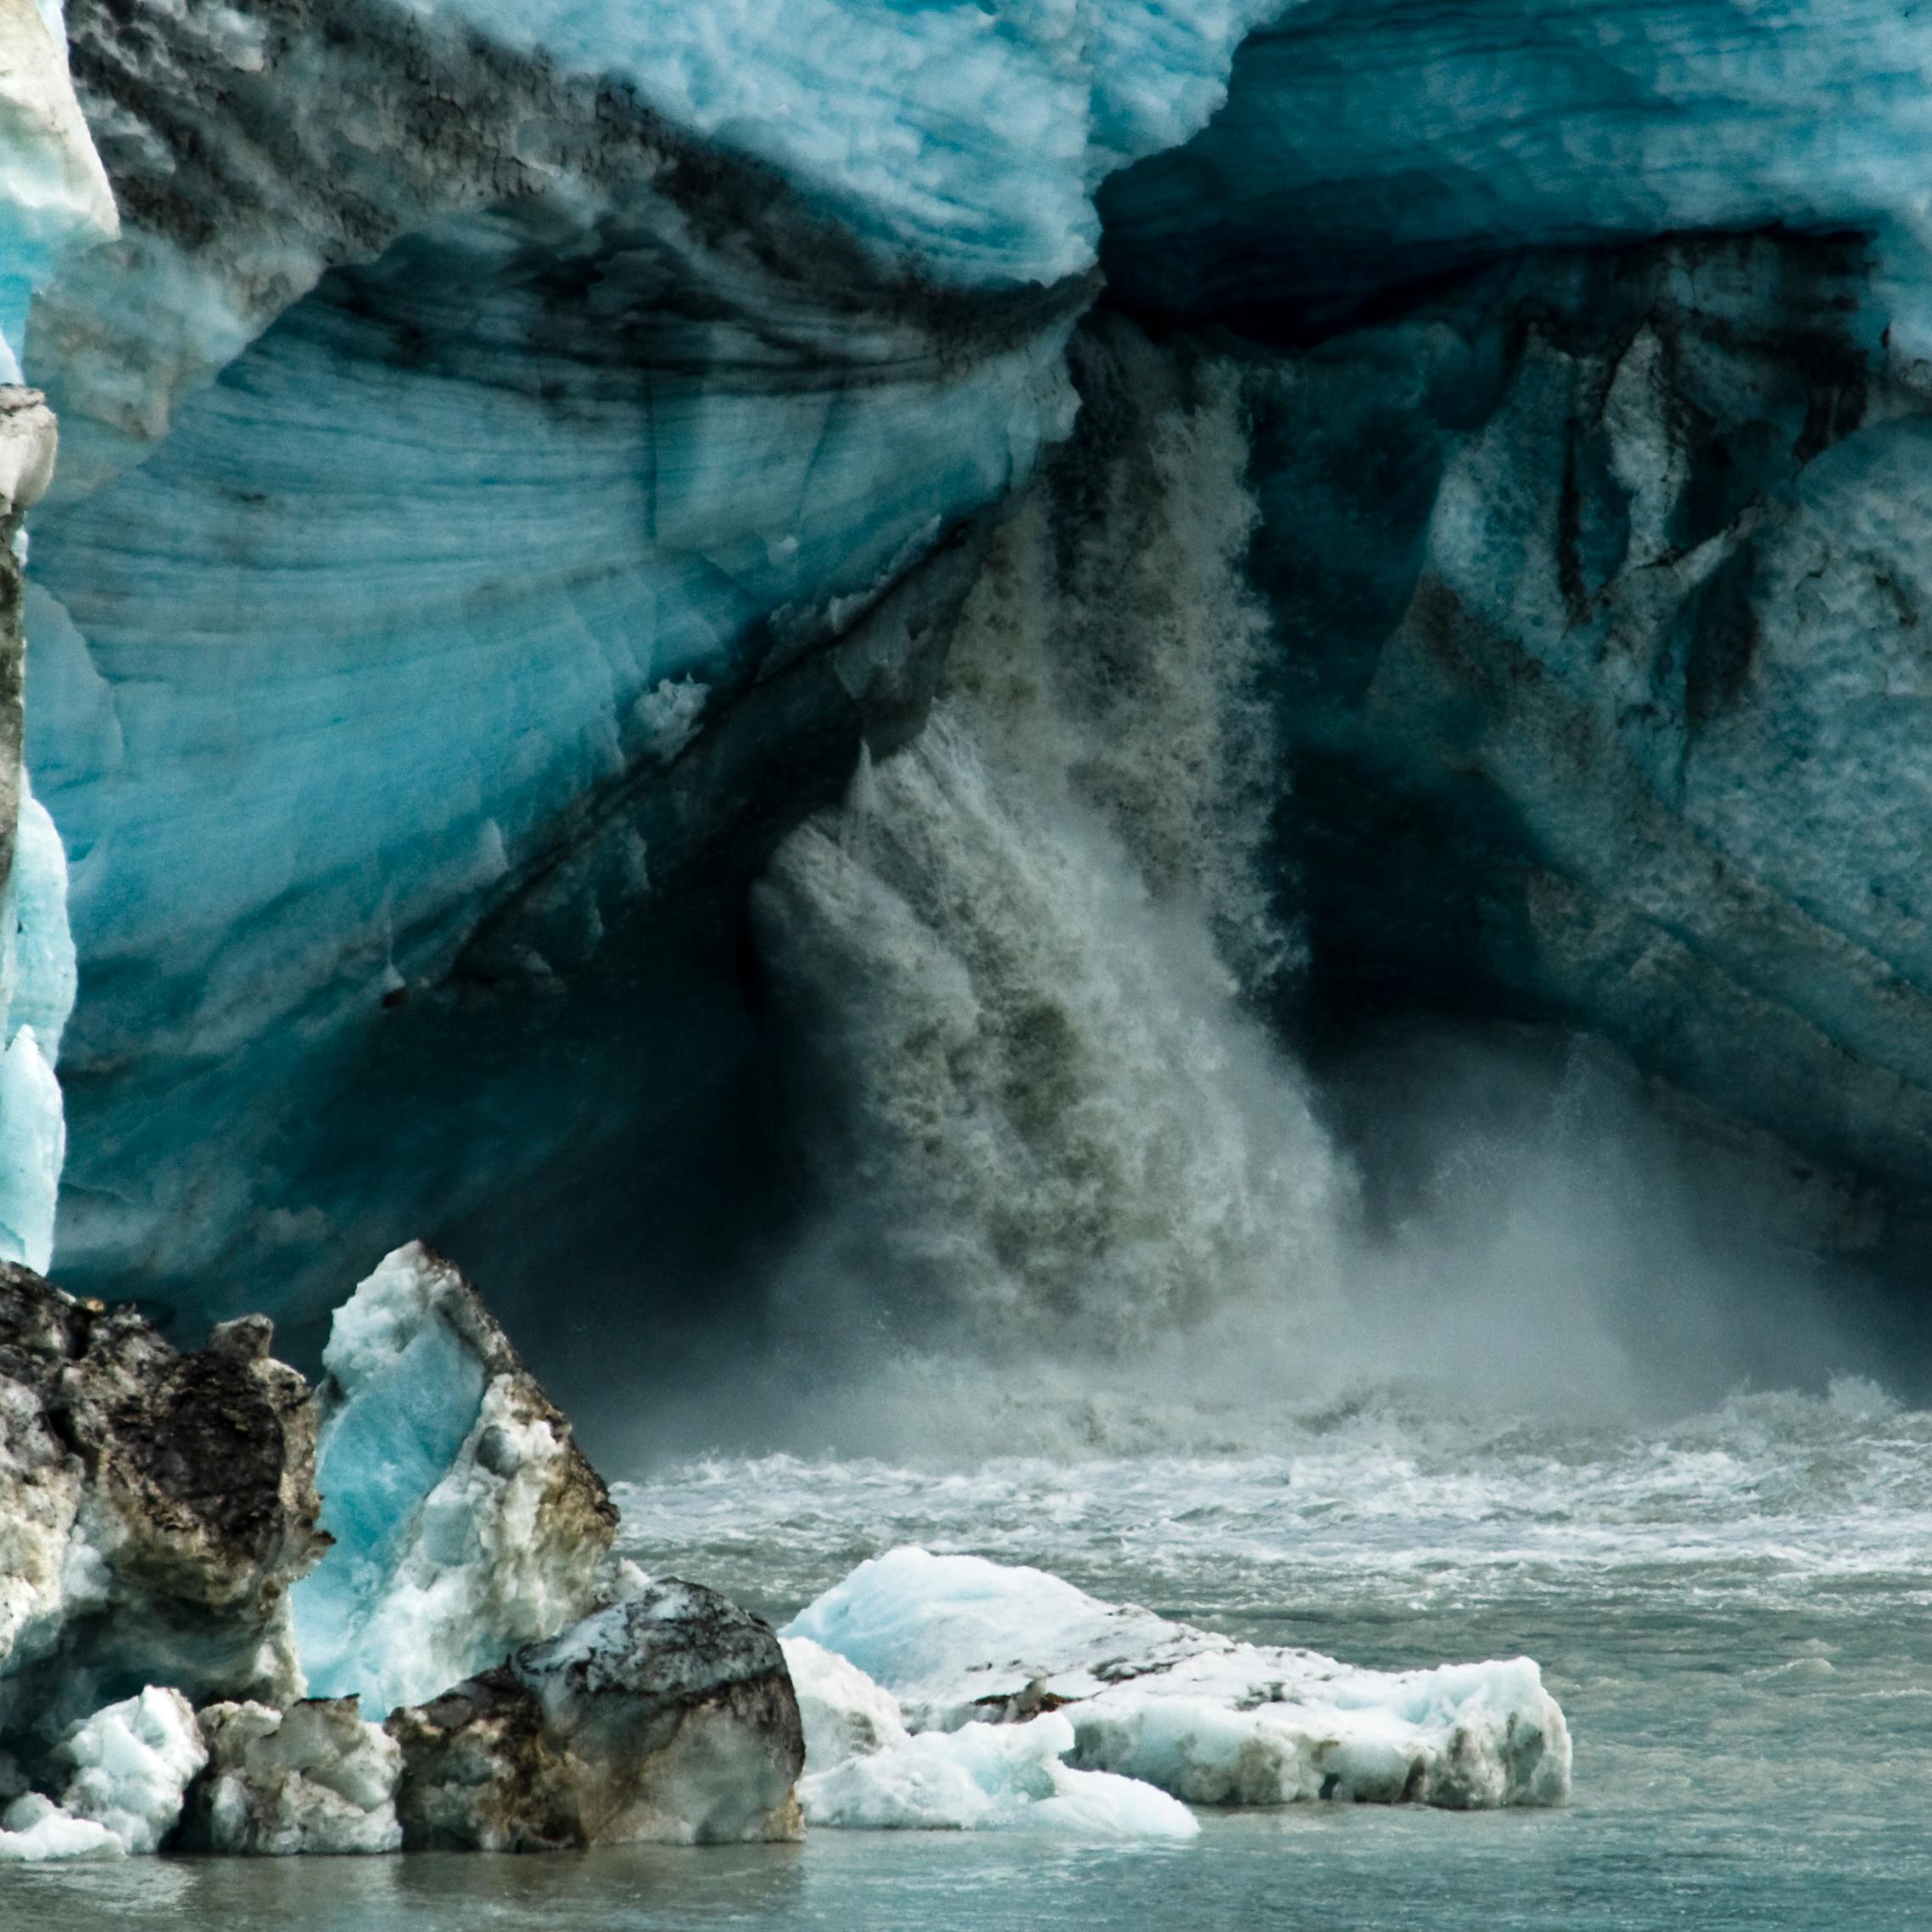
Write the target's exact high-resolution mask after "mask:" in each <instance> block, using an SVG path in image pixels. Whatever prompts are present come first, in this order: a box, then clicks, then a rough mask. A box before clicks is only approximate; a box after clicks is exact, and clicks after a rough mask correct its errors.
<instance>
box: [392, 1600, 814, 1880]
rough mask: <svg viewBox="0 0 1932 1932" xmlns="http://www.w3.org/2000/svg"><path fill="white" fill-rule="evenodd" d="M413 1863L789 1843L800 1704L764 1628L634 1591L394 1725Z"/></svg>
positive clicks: (746, 1615)
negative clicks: (465, 1855) (581, 1850)
mask: <svg viewBox="0 0 1932 1932" xmlns="http://www.w3.org/2000/svg"><path fill="white" fill-rule="evenodd" d="M388 1729H389V1732H390V1734H391V1735H392V1736H393V1737H394V1738H395V1739H397V1741H398V1742H399V1744H400V1745H401V1746H402V1751H403V1776H402V1784H401V1787H400V1790H399V1793H398V1799H397V1804H398V1809H399V1813H400V1816H401V1819H402V1826H403V1842H404V1843H405V1845H407V1846H408V1847H409V1848H410V1849H411V1850H427V1851H434V1850H480V1851H553V1850H557V1849H561V1848H564V1847H568V1846H581V1845H633V1844H640V1843H656V1844H670V1845H719V1844H742V1843H749V1842H756V1841H759V1840H774V1839H777V1840H784V1839H793V1838H796V1837H797V1836H798V1835H799V1832H800V1829H801V1828H800V1820H799V1812H798V1806H797V1803H796V1800H795V1798H794V1796H793V1786H794V1784H796V1780H797V1778H798V1773H799V1769H800V1767H801V1765H802V1764H803V1762H804V1761H805V1739H804V1734H803V1732H802V1730H801V1726H800V1723H799V1711H798V1703H797V1700H796V1697H795V1695H794V1694H793V1691H792V1686H791V1681H790V1678H789V1677H788V1676H787V1674H786V1672H785V1660H784V1657H783V1655H782V1654H781V1652H780V1650H779V1644H778V1639H776V1638H775V1637H774V1636H773V1633H772V1630H771V1627H770V1625H768V1624H767V1623H765V1622H762V1620H761V1619H759V1618H757V1617H753V1616H752V1615H751V1613H750V1612H749V1611H745V1610H741V1609H740V1608H739V1606H738V1605H736V1604H734V1603H732V1602H730V1601H729V1600H727V1599H726V1598H724V1597H722V1596H720V1595H719V1594H718V1593H717V1592H716V1591H715V1590H709V1589H705V1588H704V1587H703V1586H702V1585H701V1584H698V1583H682V1582H680V1581H678V1579H677V1578H676V1577H667V1578H665V1579H664V1580H663V1581H662V1582H660V1583H651V1584H647V1585H645V1587H644V1588H642V1589H640V1590H639V1592H638V1594H636V1595H634V1596H632V1597H630V1598H628V1599H627V1600H625V1601H624V1602H623V1603H617V1604H612V1605H609V1606H608V1607H607V1608H606V1609H604V1610H600V1611H596V1612H595V1614H594V1615H592V1616H590V1617H585V1618H584V1620H583V1621H582V1622H578V1623H576V1624H574V1625H572V1628H569V1629H568V1630H566V1631H565V1632H563V1633H562V1634H561V1636H558V1637H555V1638H553V1639H551V1640H550V1642H548V1643H545V1644H527V1645H525V1646H524V1647H523V1649H522V1650H519V1651H517V1654H516V1656H513V1657H511V1658H510V1659H509V1660H508V1661H506V1662H505V1663H504V1664H503V1665H502V1666H501V1667H499V1668H497V1669H495V1670H492V1671H486V1672H483V1673H482V1674H481V1675H480V1676H477V1677H475V1678H470V1679H468V1680H467V1681H466V1682H465V1683H462V1684H457V1685H455V1687H454V1688H453V1689H449V1690H447V1691H445V1692H444V1694H443V1695H441V1696H440V1697H438V1698H435V1699H433V1700H431V1701H430V1702H428V1703H427V1704H423V1705H421V1706H416V1707H415V1708H412V1709H410V1710H405V1711H395V1712H394V1713H392V1715H391V1717H390V1718H389V1723H388Z"/></svg>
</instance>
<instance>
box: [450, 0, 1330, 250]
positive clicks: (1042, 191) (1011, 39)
mask: <svg viewBox="0 0 1932 1932" xmlns="http://www.w3.org/2000/svg"><path fill="white" fill-rule="evenodd" d="M1290 3H1292V0H997V3H995V4H993V5H990V6H987V5H980V4H976V3H973V0H937V3H927V4H920V5H907V4H905V3H904V0H720V3H719V4H717V5H712V6H706V7H690V6H687V5H684V4H682V3H681V0H644V3H642V4H626V3H623V0H538V3H537V4H534V5H522V4H517V3H516V0H438V5H439V6H440V7H441V8H443V10H444V11H446V12H450V13H458V14H465V15H466V16H468V17H469V18H470V19H472V20H474V21H476V23H477V25H480V26H482V27H483V28H484V29H486V30H487V31H489V32H490V33H492V34H493V35H496V36H500V37H501V38H502V39H503V40H505V42H509V43H510V44H511V45H513V46H517V47H524V48H528V49H530V50H532V51H536V50H539V49H541V50H543V51H544V52H545V53H549V54H550V56H551V57H552V58H554V59H556V60H557V61H558V62H559V63H561V64H562V65H564V66H566V67H571V68H578V69H581V70H585V71H588V72H591V73H599V74H602V73H611V74H615V75H619V76H621V77H622V78H623V79H624V80H625V81H628V82H629V83H631V84H632V85H633V86H634V87H636V88H637V89H638V90H639V93H640V94H641V96H642V97H643V98H644V99H645V100H646V101H648V102H649V103H650V104H651V106H652V107H653V108H655V109H657V110H658V112H660V113H661V114H665V115H667V117H668V118H669V119H670V120H672V121H673V122H675V123H676V124H677V125H678V126H679V127H682V128H685V129H688V130H690V131H691V132H693V133H695V134H699V135H701V136H704V137H707V138H709V139H712V140H715V141H717V142H718V143H719V144H720V145H721V146H723V147H725V148H734V149H737V150H740V151H741V152H744V153H746V154H754V155H757V157H758V158H759V159H762V160H765V161H768V162H770V163H772V164H773V165H775V166H777V167H778V168H779V169H781V170H783V171H784V173H785V175H786V176H787V177H788V178H789V179H790V180H792V181H796V182H797V183H799V184H800V185H801V187H804V188H805V189H806V190H807V193H810V194H812V196H813V197H814V198H819V199H822V200H823V201H824V202H825V203H827V204H829V205H830V206H831V207H833V208H834V209H836V210H837V211H838V212H839V213H840V215H843V216H844V217H845V218H846V220H847V221H849V222H850V223H851V224H852V228H853V230H854V231H855V232H857V233H858V234H860V235H862V236H863V237H866V238H867V239H868V241H872V242H874V243H879V244H882V245H883V246H884V247H885V248H888V249H891V250H892V251H895V252H899V253H903V254H909V255H911V256H913V257H914V258H916V259H917V260H919V262H921V263H922V264H923V265H925V266H926V267H927V268H929V269H930V271H931V272H933V273H935V274H936V275H939V276H943V277H946V278H947V279H958V280H963V281H971V282H1053V281H1057V280H1058V279H1059V278H1060V277H1061V276H1068V275H1074V274H1078V273H1079V272H1080V271H1082V270H1084V269H1086V267H1088V266H1089V265H1091V264H1092V260H1093V257H1094V249H1095V245H1096V243H1097V240H1098V238H1099V222H1098V220H1097V217H1096V215H1095V214H1094V211H1093V207H1092V193H1093V191H1094V189H1095V188H1096V187H1097V186H1098V185H1099V183H1100V181H1102V179H1103V177H1104V176H1106V175H1108V173H1110V172H1111V171H1112V170H1114V169H1115V168H1117V167H1120V165H1123V164H1124V163H1126V162H1129V161H1132V160H1136V159H1138V158H1139V157H1140V156H1142V155H1143V154H1155V153H1158V152H1159V150H1161V149H1162V148H1171V147H1173V146H1175V144H1176V143H1177V142H1181V141H1184V140H1186V139H1187V137H1188V136H1189V135H1190V134H1192V133H1193V132H1194V131H1195V130H1196V129H1197V128H1198V127H1200V126H1202V124H1203V122H1204V121H1206V120H1207V119H1208V117H1209V114H1211V113H1212V112H1213V111H1214V109H1216V108H1217V107H1219V106H1220V103H1221V101H1222V98H1223V97H1224V94H1225V92H1226V79H1227V71H1228V66H1229V63H1230V62H1231V60H1232V59H1233V57H1234V51H1235V48H1236V47H1237V46H1239V45H1240V43H1241V41H1242V36H1243V35H1245V34H1246V33H1247V32H1248V30H1249V29H1250V28H1251V27H1253V26H1254V25H1255V24H1256V23H1257V22H1259V21H1260V20H1265V19H1266V18H1268V17H1269V16H1270V15H1271V14H1276V13H1279V12H1281V10H1282V9H1283V8H1284V7H1285V6H1287V5H1288V4H1290Z"/></svg>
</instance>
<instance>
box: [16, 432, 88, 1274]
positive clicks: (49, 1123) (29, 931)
mask: <svg viewBox="0 0 1932 1932" xmlns="http://www.w3.org/2000/svg"><path fill="white" fill-rule="evenodd" d="M41 414H42V415H43V416H44V415H45V414H46V411H45V410H42V411H41ZM12 420H13V417H11V416H8V415H6V414H0V427H4V426H5V425H6V424H7V423H8V422H11V421H12ZM7 449H8V445H7V444H5V443H4V442H0V455H5V454H6V453H7ZM4 790H5V786H4V785H3V784H0V794H3V793H4ZM74 986H75V969H74V941H73V936H72V935H71V934H70V931H69V930H68V925H67V855H66V853H65V852H64V851H63V850H62V848H61V844H60V835H59V833H58V832H57V831H56V830H55V829H54V826H53V820H52V819H51V818H48V816H47V809H46V807H44V806H42V804H41V802H40V801H38V800H37V799H36V797H35V796H34V795H33V790H32V787H31V785H29V784H28V783H27V779H26V774H25V773H24V772H23V773H21V774H20V810H19V816H18V819H17V821H16V825H15V833H14V852H13V863H12V865H11V868H10V869H9V871H8V875H7V878H6V881H5V891H0V1259H7V1260H13V1261H24V1262H25V1264H26V1265H27V1266H28V1267H30V1268H35V1269H44V1268H46V1267H47V1264H48V1262H49V1261H50V1260H51V1259H52V1258H53V1219H54V1209H55V1204H56V1201H57V1198H58V1196H59V1187H60V1170H61V1165H62V1163H63V1162H64V1159H66V1151H67V1128H66V1120H65V1116H64V1112H63V1109H62V1105H61V1098H60V1083H59V1081H58V1080H56V1079H55V1078H54V1076H53V1062H54V1057H55V1055H56V1054H57V1053H59V1048H60V1035H61V1030H62V1029H63V1028H64V1026H65V1025H66V1024H67V1016H68V1014H69V1013H70V1012H71V1011H72V1010H73V1007H74Z"/></svg>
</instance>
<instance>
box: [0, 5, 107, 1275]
mask: <svg viewBox="0 0 1932 1932" xmlns="http://www.w3.org/2000/svg"><path fill="white" fill-rule="evenodd" d="M113 231H114V204H113V200H112V198H111V197H110V195H109V188H108V183H107V177H106V176H105V174H104V173H103V170H102V167H101V163H100V159H99V157H98V155H97V154H95V152H94V147H93V143H92V141H91V140H90V139H89V137H88V134H87V126H86V123H85V122H84V120H82V118H81V109H80V106H79V103H77V102H76V101H75V97H74V90H73V87H72V86H71V85H70V81H69V78H68V72H67V43H66V37H65V34H64V31H63V25H62V20H61V15H60V10H59V6H58V5H57V4H54V3H53V0H47V3H46V4H44V5H42V7H40V8H34V7H31V6H28V5H25V4H22V3H15V4H13V5H9V6H8V8H6V9H5V11H4V12H3V13H0V385H4V386H5V387H4V388H0V545H4V546H5V549H4V554H3V555H0V609H3V610H4V611H5V616H4V617H3V618H0V666H3V667H4V668H3V669H0V826H3V827H4V829H3V830H0V1258H5V1259H11V1260H15V1261H25V1262H27V1263H28V1264H29V1265H31V1266H33V1267H36V1268H45V1267H46V1266H47V1261H48V1258H49V1255H50V1254H51V1252H52V1248H53V1220H54V1209H55V1203H56V1196H57V1191H58V1187H59V1178H60V1170H61V1163H62V1160H63V1158H64V1145H65V1129H64V1121H63V1117H62V1108H61V1097H60V1089H59V1083H58V1082H57V1080H55V1078H54V1075H53V1061H54V1058H55V1056H56V1055H57V1054H58V1053H59V1047H60V1033H61V1029H62V1027H63V1026H64V1025H65V1024H66V1020H67V1015H68V1012H69V1009H70V1008H71V1007H72V1005H73V1001H74V953H73V947H72V945H71V944H70V939H69V935H68V930H67V918H66V885H67V868H66V861H65V858H64V855H63V853H62V851H61V846H60V840H59V835H57V834H56V833H55V831H54V829H53V824H52V823H51V821H50V820H49V819H48V817H47V812H46V810H45V808H44V807H42V805H41V804H39V803H38V801H36V799H35V798H34V796H33V794H32V790H31V786H30V785H28V784H27V782H26V779H25V773H23V772H22V771H21V770H20V680H19V675H18V669H17V667H18V651H19V639H18V636H17V634H16V633H15V628H14V613H15V611H17V609H18V573H19V567H20V561H21V560H22V559H23V558H24V556H25V536H24V534H23V533H22V532H21V528H20V524H21V518H22V517H23V515H24V514H25V512H26V511H28V510H30V509H31V507H32V506H33V505H35V504H36V502H38V501H39V500H40V499H41V497H42V495H43V494H44V493H45V491H46V489H47V483H48V481H49V479H50V477H51V475H52V471H53V456H54V448H55V435H54V425H53V419H52V417H51V416H49V415H48V413H47V410H46V409H45V407H44V406H43V405H42V402H41V400H40V399H39V398H38V397H37V396H36V395H34V394H32V392H31V391H29V390H25V389H23V388H20V387H18V385H19V384H20V351H21V349H22V346H23V343H24V342H25V330H26V319H27V311H28V305H29V303H30V301H31V298H32V296H33V294H34V292H35V291H36V289H37V288H40V287H41V286H42V284H44V283H45V282H47V279H48V277H49V276H51V275H52V274H53V272H54V271H55V270H56V268H57V267H58V266H59V265H60V263H61V261H62V260H63V259H64V256H66V254H68V253H69V251H70V249H72V248H75V247H77V246H80V245H82V244H85V243H92V242H98V241H100V240H102V239H103V238H104V237H107V236H109V235H110V234H111V233H112V232H113Z"/></svg>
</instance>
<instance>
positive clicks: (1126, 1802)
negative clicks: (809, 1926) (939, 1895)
mask: <svg viewBox="0 0 1932 1932" xmlns="http://www.w3.org/2000/svg"><path fill="white" fill-rule="evenodd" d="M1074 1741H1075V1740H1074V1728H1073V1726H1072V1725H1071V1724H1070V1723H1068V1721H1067V1720H1066V1718H1065V1717H1062V1716H1061V1715H1060V1713H1059V1712H1058V1711H1049V1712H1047V1714H1045V1715H1044V1716H1042V1717H1035V1718H1033V1719H1031V1720H1030V1722H1029V1723H1024V1724H968V1725H967V1726H966V1727H965V1728H963V1729H962V1730H958V1731H950V1732H948V1731H925V1732H922V1733H921V1734H919V1736H917V1737H908V1738H904V1739H901V1740H900V1741H899V1742H898V1743H896V1744H894V1745H889V1746H888V1747H887V1748H886V1749H885V1750H884V1751H874V1752H873V1753H872V1754H871V1755H870V1756H863V1757H852V1758H848V1759H847V1760H846V1762H844V1763H843V1764H840V1765H836V1766H835V1767H833V1768H832V1769H831V1770H829V1771H813V1770H812V1769H811V1768H810V1766H811V1757H810V1755H809V1753H808V1754H807V1758H806V1764H807V1770H806V1773H805V1775H804V1777H803V1778H800V1780H799V1782H798V1802H799V1805H800V1806H801V1809H802V1810H803V1811H804V1813H805V1818H806V1822H807V1823H808V1824H815V1825H858V1826H868V1827H870V1828H872V1829H893V1828H897V1829H913V1830H923V1831H943V1830H951V1831H985V1830H989V1829H991V1830H1002V1831H1013V1830H1021V1831H1063V1832H1072V1833H1077V1834H1081V1835H1084V1836H1089V1837H1106V1838H1192V1837H1193V1836H1194V1834H1196V1833H1197V1832H1198V1831H1199V1830H1200V1829H1201V1827H1200V1824H1199V1823H1198V1821H1197V1819H1196V1818H1195V1817H1194V1814H1193V1813H1192V1812H1190V1811H1189V1810H1188V1809H1187V1806H1185V1805H1183V1804H1181V1803H1180V1802H1179V1801H1177V1800H1175V1799H1174V1798H1170V1796H1169V1795H1167V1793H1166V1792H1164V1791H1159V1790H1155V1789H1154V1787H1153V1785H1152V1784H1143V1783H1142V1782H1141V1780H1139V1779H1138V1778H1121V1777H1117V1776H1115V1775H1114V1774H1113V1773H1109V1772H1104V1771H1075V1770H1073V1769H1071V1768H1070V1767H1069V1766H1067V1765H1065V1764H1064V1763H1063V1762H1061V1760H1062V1759H1063V1758H1064V1757H1065V1756H1067V1754H1068V1753H1069V1751H1072V1750H1073V1749H1074Z"/></svg>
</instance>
